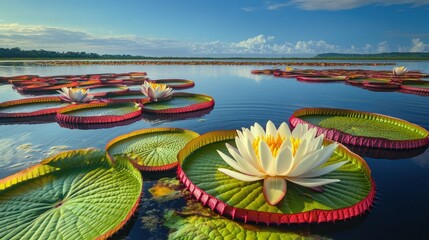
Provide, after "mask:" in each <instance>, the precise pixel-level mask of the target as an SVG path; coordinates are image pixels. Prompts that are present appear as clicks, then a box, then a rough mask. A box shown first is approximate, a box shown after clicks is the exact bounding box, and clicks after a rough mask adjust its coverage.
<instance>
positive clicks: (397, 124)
mask: <svg viewBox="0 0 429 240" xmlns="http://www.w3.org/2000/svg"><path fill="white" fill-rule="evenodd" d="M289 122H290V123H291V125H292V126H293V127H295V126H296V125H298V124H299V123H305V124H309V125H310V127H315V128H317V134H318V135H320V134H322V133H323V134H324V135H325V137H326V138H328V139H331V140H334V141H337V142H340V143H344V144H348V145H354V146H364V147H371V148H385V149H411V148H419V147H424V146H428V145H429V132H428V131H427V130H426V129H424V128H422V127H420V126H418V125H415V124H413V123H410V122H407V121H405V120H402V119H398V118H393V117H389V116H386V115H380V114H375V113H369V112H361V111H356V110H347V109H335V108H303V109H300V110H297V111H295V112H294V113H293V115H292V116H291V117H290V119H289Z"/></svg>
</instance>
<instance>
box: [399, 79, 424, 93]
mask: <svg viewBox="0 0 429 240" xmlns="http://www.w3.org/2000/svg"><path fill="white" fill-rule="evenodd" d="M401 89H404V90H407V91H413V92H422V93H429V81H423V80H422V81H403V82H402V84H401Z"/></svg>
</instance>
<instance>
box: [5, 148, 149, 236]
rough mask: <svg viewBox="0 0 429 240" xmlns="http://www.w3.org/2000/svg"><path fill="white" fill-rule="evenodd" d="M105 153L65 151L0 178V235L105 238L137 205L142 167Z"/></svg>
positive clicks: (128, 216)
mask: <svg viewBox="0 0 429 240" xmlns="http://www.w3.org/2000/svg"><path fill="white" fill-rule="evenodd" d="M104 156H105V155H104V152H101V151H99V150H95V149H82V150H75V151H68V152H63V153H61V154H59V155H57V156H55V157H51V158H48V159H46V160H44V161H43V162H42V163H40V164H38V165H35V166H33V167H30V168H28V169H25V170H23V171H21V172H18V173H16V174H14V175H11V176H9V177H7V178H4V179H1V180H0V224H2V230H1V231H0V239H95V238H99V239H106V238H108V237H109V236H111V235H112V234H114V233H115V232H116V231H118V230H119V229H121V228H122V227H123V226H124V225H125V223H126V222H127V221H128V220H129V219H130V217H131V216H132V215H133V213H134V211H135V210H136V208H137V206H138V203H139V199H140V194H141V190H142V178H141V175H140V172H139V171H138V170H137V169H135V168H134V167H133V166H132V164H130V163H129V162H128V161H126V160H118V161H116V162H115V163H111V162H110V161H108V160H107V159H106V158H105V157H104Z"/></svg>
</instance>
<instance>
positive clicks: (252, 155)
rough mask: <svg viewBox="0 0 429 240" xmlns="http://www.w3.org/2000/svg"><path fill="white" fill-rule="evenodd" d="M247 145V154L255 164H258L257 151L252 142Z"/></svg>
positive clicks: (247, 142)
mask: <svg viewBox="0 0 429 240" xmlns="http://www.w3.org/2000/svg"><path fill="white" fill-rule="evenodd" d="M245 144H246V145H245V147H246V149H247V153H248V154H249V159H252V160H253V161H254V162H256V163H257V162H258V158H257V157H256V154H255V149H253V146H252V142H250V141H246V142H245ZM259 170H260V171H263V169H262V168H260V169H259ZM263 172H264V171H263Z"/></svg>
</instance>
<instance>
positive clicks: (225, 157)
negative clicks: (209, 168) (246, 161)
mask: <svg viewBox="0 0 429 240" xmlns="http://www.w3.org/2000/svg"><path fill="white" fill-rule="evenodd" d="M217 153H218V154H219V155H220V157H221V158H222V159H223V160H224V161H225V162H226V163H228V165H229V166H231V167H232V168H234V169H235V170H237V171H239V172H242V173H245V174H249V173H248V172H247V171H246V169H244V168H242V167H241V166H240V164H238V163H237V162H236V161H235V160H234V159H232V158H230V157H229V156H228V155H226V154H225V153H223V152H221V151H219V150H217Z"/></svg>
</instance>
